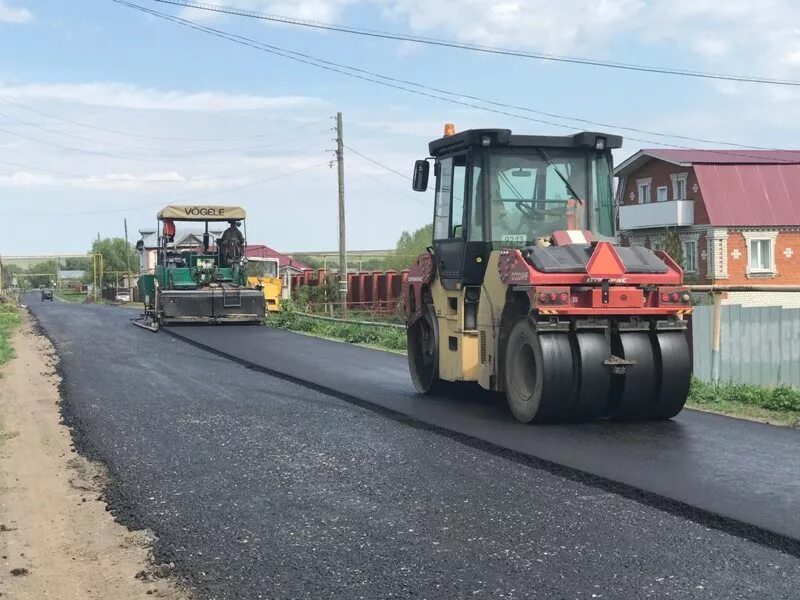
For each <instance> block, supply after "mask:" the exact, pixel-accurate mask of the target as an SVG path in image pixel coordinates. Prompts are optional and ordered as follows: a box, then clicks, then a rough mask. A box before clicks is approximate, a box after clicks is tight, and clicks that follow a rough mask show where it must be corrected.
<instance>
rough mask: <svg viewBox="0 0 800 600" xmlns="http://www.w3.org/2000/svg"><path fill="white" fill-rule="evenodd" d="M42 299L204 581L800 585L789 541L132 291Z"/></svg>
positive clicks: (551, 589) (363, 594) (236, 593)
mask: <svg viewBox="0 0 800 600" xmlns="http://www.w3.org/2000/svg"><path fill="white" fill-rule="evenodd" d="M29 301H30V302H31V308H32V310H33V312H34V313H35V315H36V316H37V317H38V319H39V322H40V324H41V326H42V327H43V329H44V330H45V332H46V333H47V334H48V335H49V336H50V337H51V339H52V340H53V341H54V343H55V345H56V348H57V350H58V353H59V356H60V368H61V371H62V374H63V376H64V384H63V393H64V408H63V410H64V416H65V420H66V422H67V423H68V424H69V425H71V426H72V427H73V429H74V435H75V439H76V445H77V446H78V448H79V449H80V450H81V451H82V452H84V453H86V454H88V455H90V456H91V457H93V458H96V459H100V460H102V461H104V462H105V463H106V464H107V465H108V467H109V470H110V473H111V476H112V483H111V487H110V489H109V490H108V494H107V496H108V500H109V503H110V505H111V509H112V510H113V512H114V514H115V515H116V516H117V518H118V519H120V520H121V521H122V522H123V523H125V524H128V525H130V526H133V527H147V528H149V529H151V530H152V531H153V532H154V533H155V534H156V536H157V542H156V548H155V551H156V554H157V558H158V559H159V560H162V561H173V562H174V563H175V565H176V568H177V571H178V573H179V574H181V575H183V576H184V577H185V578H186V579H187V581H188V582H190V583H191V584H192V585H193V587H194V588H195V589H196V593H197V596H198V598H206V599H229V598H247V599H256V598H270V599H284V598H286V599H289V598H292V599H294V598H314V599H318V598H346V599H350V598H364V599H370V600H371V599H378V598H430V599H433V598H437V599H438V598H441V599H453V598H467V597H469V598H508V599H511V598H548V599H549V598H556V599H561V598H563V599H573V598H574V599H584V598H587V599H588V598H606V599H628V598H630V599H640V598H659V599H660V598H681V599H683V598H720V599H722V598H724V599H732V598H753V599H756V598H757V599H762V598H770V599H782V598H785V599H787V600H788V599H791V600H796V598H797V594H798V592H797V590H798V588H797V582H798V581H800V560H799V559H798V558H797V557H796V556H793V555H791V554H789V553H787V552H782V551H780V550H778V549H776V548H773V547H769V546H766V545H761V544H758V543H755V542H753V541H751V540H748V539H744V538H742V537H738V536H736V535H732V534H730V533H728V532H725V531H721V530H719V529H715V528H709V527H706V526H703V525H702V524H699V523H698V522H696V521H693V520H689V519H686V518H683V517H682V516H681V515H679V514H676V513H675V512H665V511H661V510H659V509H657V508H655V507H653V506H651V505H649V504H646V503H641V502H637V501H635V500H632V499H630V498H626V497H623V496H620V495H618V494H614V493H609V492H608V491H607V490H606V489H604V488H603V487H601V486H593V485H588V484H586V483H582V482H579V481H575V480H574V479H571V478H566V477H561V476H559V475H556V474H553V473H552V472H550V471H548V470H545V469H540V468H536V467H534V466H531V465H529V464H525V463H523V462H521V461H519V460H511V459H509V458H505V457H503V456H501V455H499V454H497V453H493V452H487V451H485V450H483V449H481V448H478V447H475V446H474V445H469V444H465V443H461V442H459V441H458V440H457V439H453V438H451V437H448V436H447V435H444V434H442V433H440V432H437V431H434V430H431V429H429V428H425V427H421V426H413V425H412V424H410V423H404V422H402V421H401V420H398V419H395V418H387V416H385V415H382V414H380V413H378V412H375V411H372V410H367V409H364V408H362V407H360V406H358V405H356V404H354V403H352V402H346V401H343V400H341V399H338V398H336V397H333V396H331V395H326V394H323V393H320V392H318V391H314V390H311V389H309V388H308V387H305V386H300V385H297V384H295V383H292V382H289V381H286V380H284V379H280V378H275V377H271V376H269V375H266V374H264V373H261V372H258V371H255V370H252V369H248V368H246V367H244V366H242V365H239V364H237V363H235V362H233V361H231V360H228V359H225V358H222V357H219V356H216V355H214V354H211V353H209V352H206V351H203V350H201V349H199V348H197V347H194V346H192V345H189V344H186V343H184V342H182V341H179V340H177V339H176V338H174V337H171V336H168V335H164V334H163V333H162V334H153V333H150V332H147V331H144V330H142V329H138V328H135V327H133V326H132V325H130V324H129V322H128V319H129V317H130V316H131V313H130V312H129V311H126V310H123V309H116V308H112V307H102V306H98V307H94V306H83V305H69V304H64V303H52V304H51V303H40V302H39V301H38V298H29ZM283 351H284V352H286V353H289V352H291V351H292V348H290V347H286V348H284V349H283ZM308 359H309V364H310V366H311V367H312V368H314V364H313V360H314V357H313V356H309V357H308ZM359 369H361V370H367V371H369V370H370V369H371V367H370V365H368V364H361V365H340V372H341V373H342V374H346V373H349V372H351V371H353V370H359ZM382 393H385V391H384V390H382V389H381V388H380V387H376V389H375V394H377V395H380V394H382Z"/></svg>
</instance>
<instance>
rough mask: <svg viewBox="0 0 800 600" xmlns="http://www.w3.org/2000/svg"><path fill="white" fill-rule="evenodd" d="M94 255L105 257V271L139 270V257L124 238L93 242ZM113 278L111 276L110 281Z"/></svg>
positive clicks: (92, 251)
mask: <svg viewBox="0 0 800 600" xmlns="http://www.w3.org/2000/svg"><path fill="white" fill-rule="evenodd" d="M91 253H92V254H100V255H102V257H103V271H104V272H105V273H109V272H111V271H120V272H123V271H128V270H129V269H130V270H131V271H134V272H135V271H136V270H137V265H138V264H139V255H138V253H137V252H136V248H134V247H133V246H132V245H131V244H129V243H127V242H126V241H125V240H124V239H123V238H104V239H102V240H95V241H94V242H92V249H91ZM110 279H111V277H110V276H109V280H110Z"/></svg>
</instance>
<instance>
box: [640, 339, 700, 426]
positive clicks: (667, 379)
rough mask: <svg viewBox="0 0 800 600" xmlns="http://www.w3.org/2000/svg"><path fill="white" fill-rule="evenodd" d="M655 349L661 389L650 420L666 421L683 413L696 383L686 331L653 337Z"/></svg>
mask: <svg viewBox="0 0 800 600" xmlns="http://www.w3.org/2000/svg"><path fill="white" fill-rule="evenodd" d="M653 348H654V351H655V357H656V365H657V366H658V371H659V389H658V399H657V400H656V403H655V404H654V405H653V406H652V407H651V410H650V415H649V417H650V418H651V419H653V420H655V421H664V420H667V419H671V418H673V417H675V416H676V415H677V414H678V413H680V412H681V411H682V410H683V406H684V405H685V404H686V398H687V397H688V396H689V386H690V385H691V380H692V364H691V361H690V359H689V341H688V340H687V339H686V333H685V332H683V331H662V332H659V333H657V334H656V335H654V336H653Z"/></svg>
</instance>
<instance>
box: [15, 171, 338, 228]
mask: <svg viewBox="0 0 800 600" xmlns="http://www.w3.org/2000/svg"><path fill="white" fill-rule="evenodd" d="M327 164H328V163H327V162H323V163H317V164H314V165H311V166H306V167H303V168H301V169H297V170H295V171H289V172H287V173H281V174H279V175H275V176H273V177H268V178H266V179H260V180H258V181H254V182H251V183H247V184H243V185H235V186H230V187H227V188H222V189H220V190H216V191H214V192H209V193H207V194H200V195H195V196H192V197H191V198H188V197H187V198H181V199H177V200H172V201H171V202H173V203H176V204H177V203H182V202H186V203H190V202H195V201H196V200H199V199H202V198H208V197H210V196H216V195H218V194H225V193H227V192H230V191H233V190H239V189H243V188H250V187H255V186H257V185H263V184H264V183H267V182H270V181H275V180H277V179H283V178H285V177H290V176H292V175H297V174H300V173H305V172H306V171H311V170H312V169H318V168H320V167H324V166H327ZM163 204H164V202H163V201H162V202H158V203H152V204H143V205H139V206H128V207H125V208H114V209H108V210H93V211H81V212H64V213H46V214H43V213H40V214H30V213H28V214H24V213H13V212H12V213H9V212H0V214H4V215H6V216H15V217H33V218H48V217H76V216H87V215H88V216H94V215H104V214H116V213H122V212H127V211H132V210H142V209H145V208H155V207H157V206H162V205H163Z"/></svg>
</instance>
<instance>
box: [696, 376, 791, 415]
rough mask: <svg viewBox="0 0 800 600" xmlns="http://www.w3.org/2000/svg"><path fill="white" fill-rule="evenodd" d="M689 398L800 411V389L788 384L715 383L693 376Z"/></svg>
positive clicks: (784, 410) (702, 401)
mask: <svg viewBox="0 0 800 600" xmlns="http://www.w3.org/2000/svg"><path fill="white" fill-rule="evenodd" d="M689 400H690V401H691V402H694V403H695V404H699V405H701V406H708V405H714V404H720V403H723V402H731V403H735V404H745V405H747V406H755V407H758V408H766V409H768V410H775V411H780V412H789V413H794V412H796V413H800V390H798V389H795V388H791V387H786V386H779V387H774V388H767V387H760V386H756V385H749V384H744V383H718V384H713V383H708V382H705V381H701V380H699V379H694V378H693V379H692V387H691V390H690V392H689Z"/></svg>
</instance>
